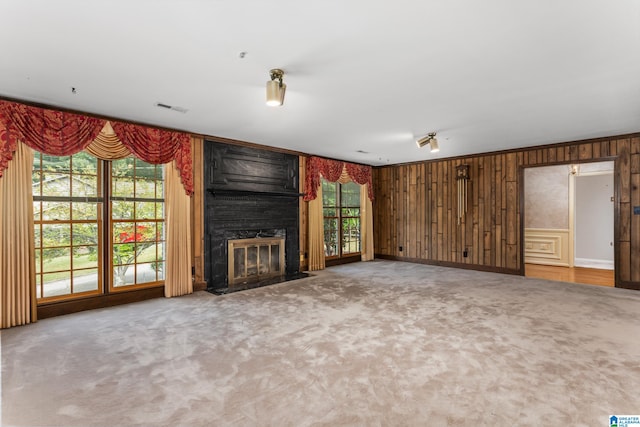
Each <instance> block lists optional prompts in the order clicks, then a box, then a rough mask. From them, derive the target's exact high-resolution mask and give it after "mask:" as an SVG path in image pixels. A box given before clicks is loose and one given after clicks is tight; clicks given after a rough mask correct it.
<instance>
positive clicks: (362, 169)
mask: <svg viewBox="0 0 640 427" xmlns="http://www.w3.org/2000/svg"><path fill="white" fill-rule="evenodd" d="M343 169H345V170H346V171H347V174H349V178H351V180H352V181H353V182H355V183H356V184H360V185H364V184H367V188H368V190H369V193H368V195H369V200H371V201H373V185H371V184H372V182H371V166H365V165H358V164H355V163H347V162H341V161H339V160H329V159H323V158H322V157H315V156H313V157H308V158H307V168H306V176H305V183H304V200H305V201H309V200H314V199H315V198H316V197H317V196H318V188H319V187H320V177H321V176H322V177H323V178H324V179H326V180H327V181H330V182H336V181H337V180H339V179H340V175H342V170H343Z"/></svg>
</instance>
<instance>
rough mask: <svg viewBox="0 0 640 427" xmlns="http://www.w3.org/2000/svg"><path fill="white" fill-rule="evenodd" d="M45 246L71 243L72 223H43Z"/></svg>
mask: <svg viewBox="0 0 640 427" xmlns="http://www.w3.org/2000/svg"><path fill="white" fill-rule="evenodd" d="M42 244H43V246H44V247H52V246H69V245H71V224H69V223H66V224H42Z"/></svg>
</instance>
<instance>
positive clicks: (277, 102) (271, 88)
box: [267, 68, 287, 107]
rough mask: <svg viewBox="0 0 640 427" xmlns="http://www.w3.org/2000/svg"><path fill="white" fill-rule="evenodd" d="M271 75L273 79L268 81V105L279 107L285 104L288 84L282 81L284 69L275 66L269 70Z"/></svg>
mask: <svg viewBox="0 0 640 427" xmlns="http://www.w3.org/2000/svg"><path fill="white" fill-rule="evenodd" d="M269 75H270V76H271V80H269V81H268V82H267V105H268V106H269V107H279V106H281V105H282V104H284V92H285V91H286V90H287V85H286V84H284V83H282V77H283V76H284V71H282V70H281V69H279V68H274V69H273V70H271V71H269Z"/></svg>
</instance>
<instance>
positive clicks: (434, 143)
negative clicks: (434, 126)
mask: <svg viewBox="0 0 640 427" xmlns="http://www.w3.org/2000/svg"><path fill="white" fill-rule="evenodd" d="M416 144H417V145H418V148H422V147H424V146H425V145H427V144H429V145H430V146H431V152H432V153H437V152H438V151H440V147H438V140H437V139H436V133H435V132H431V133H430V134H428V135H427V136H423V137H422V138H420V139H418V140H417V141H416Z"/></svg>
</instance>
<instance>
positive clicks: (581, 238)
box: [575, 171, 613, 268]
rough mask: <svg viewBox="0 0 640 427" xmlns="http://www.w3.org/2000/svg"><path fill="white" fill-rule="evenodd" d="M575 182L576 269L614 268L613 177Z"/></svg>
mask: <svg viewBox="0 0 640 427" xmlns="http://www.w3.org/2000/svg"><path fill="white" fill-rule="evenodd" d="M581 173H583V172H582V171H581ZM575 179H576V206H575V241H576V245H575V259H576V265H577V266H591V267H597V266H598V265H597V264H600V263H601V264H603V265H600V267H607V266H609V265H610V266H609V268H613V201H612V197H613V174H612V173H605V174H596V175H579V176H576V178H575Z"/></svg>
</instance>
